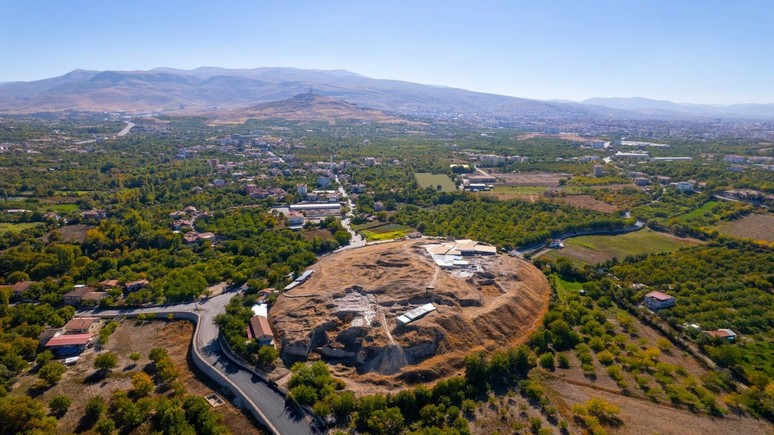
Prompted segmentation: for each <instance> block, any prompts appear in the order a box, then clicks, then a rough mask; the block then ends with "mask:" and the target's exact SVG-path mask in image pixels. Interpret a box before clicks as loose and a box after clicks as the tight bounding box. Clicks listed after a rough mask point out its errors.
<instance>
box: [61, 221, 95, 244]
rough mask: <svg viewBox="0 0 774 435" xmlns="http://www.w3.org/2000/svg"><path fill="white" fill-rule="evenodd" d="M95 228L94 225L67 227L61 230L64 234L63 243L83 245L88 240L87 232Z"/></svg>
mask: <svg viewBox="0 0 774 435" xmlns="http://www.w3.org/2000/svg"><path fill="white" fill-rule="evenodd" d="M92 228H94V225H66V226H63V227H62V228H60V229H59V232H60V233H62V241H64V242H67V243H83V241H84V240H86V232H87V231H89V230H90V229H92Z"/></svg>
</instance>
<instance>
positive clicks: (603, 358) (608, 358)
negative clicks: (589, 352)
mask: <svg viewBox="0 0 774 435" xmlns="http://www.w3.org/2000/svg"><path fill="white" fill-rule="evenodd" d="M597 359H598V360H599V362H600V363H602V364H603V365H606V366H609V365H610V364H612V363H613V361H615V355H613V354H612V353H611V352H610V351H608V350H603V351H602V352H599V353H598V354H597Z"/></svg>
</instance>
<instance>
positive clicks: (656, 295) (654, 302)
mask: <svg viewBox="0 0 774 435" xmlns="http://www.w3.org/2000/svg"><path fill="white" fill-rule="evenodd" d="M675 303H676V300H675V298H674V296H670V295H668V294H666V293H662V292H659V291H652V292H650V293H648V294H646V295H645V299H643V301H642V304H643V305H645V306H646V307H648V309H650V310H652V311H656V310H661V309H664V308H669V307H673V306H675Z"/></svg>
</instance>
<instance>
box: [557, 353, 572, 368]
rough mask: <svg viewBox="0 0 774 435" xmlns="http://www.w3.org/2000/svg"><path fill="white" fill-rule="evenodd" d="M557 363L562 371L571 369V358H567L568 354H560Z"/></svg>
mask: <svg viewBox="0 0 774 435" xmlns="http://www.w3.org/2000/svg"><path fill="white" fill-rule="evenodd" d="M557 362H558V364H559V368H560V369H569V368H570V358H568V357H567V355H566V354H564V353H560V354H559V356H558V357H557Z"/></svg>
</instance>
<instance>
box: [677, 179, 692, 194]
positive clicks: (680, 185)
mask: <svg viewBox="0 0 774 435" xmlns="http://www.w3.org/2000/svg"><path fill="white" fill-rule="evenodd" d="M675 187H676V188H677V191H678V192H681V193H687V192H693V183H692V182H690V181H678V182H677V183H675Z"/></svg>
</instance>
